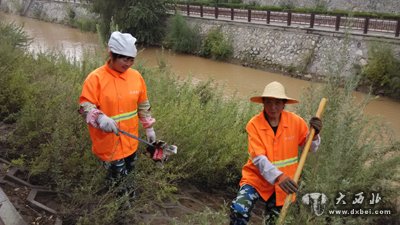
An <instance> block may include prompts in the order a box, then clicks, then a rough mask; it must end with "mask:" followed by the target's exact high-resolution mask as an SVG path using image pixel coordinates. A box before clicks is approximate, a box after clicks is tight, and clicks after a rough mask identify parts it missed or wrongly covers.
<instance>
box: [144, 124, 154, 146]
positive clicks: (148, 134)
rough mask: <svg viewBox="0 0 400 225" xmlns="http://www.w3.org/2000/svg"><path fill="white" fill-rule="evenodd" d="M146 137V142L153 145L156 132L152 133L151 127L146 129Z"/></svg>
mask: <svg viewBox="0 0 400 225" xmlns="http://www.w3.org/2000/svg"><path fill="white" fill-rule="evenodd" d="M146 137H147V141H148V142H150V143H154V142H155V141H156V132H154V129H153V127H150V128H146Z"/></svg>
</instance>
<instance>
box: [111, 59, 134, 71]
mask: <svg viewBox="0 0 400 225" xmlns="http://www.w3.org/2000/svg"><path fill="white" fill-rule="evenodd" d="M134 61H135V58H133V57H129V56H124V55H117V56H116V57H111V62H110V67H111V68H112V69H113V70H115V71H117V72H120V73H123V72H125V71H126V70H127V69H129V68H130V67H131V66H132V65H133V63H134Z"/></svg>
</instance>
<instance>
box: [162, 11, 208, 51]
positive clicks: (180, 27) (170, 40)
mask: <svg viewBox="0 0 400 225" xmlns="http://www.w3.org/2000/svg"><path fill="white" fill-rule="evenodd" d="M169 24H170V25H169V26H168V30H167V36H166V40H165V43H166V44H167V46H168V47H170V48H172V49H173V50H174V51H176V52H182V53H194V54H196V53H197V52H198V51H199V49H200V44H201V37H200V28H199V26H198V25H197V26H195V27H194V28H192V27H190V26H189V25H188V24H187V22H186V20H185V19H184V18H183V16H182V15H180V14H175V15H174V16H173V17H172V18H171V22H170V23H169Z"/></svg>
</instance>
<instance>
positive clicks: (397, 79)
mask: <svg viewBox="0 0 400 225" xmlns="http://www.w3.org/2000/svg"><path fill="white" fill-rule="evenodd" d="M368 56H369V58H368V64H367V65H366V66H365V67H364V68H363V70H362V75H363V77H364V78H365V79H366V82H367V84H369V85H371V86H372V91H373V92H374V93H376V94H385V95H389V96H392V97H395V98H400V59H396V58H395V57H394V54H393V50H392V49H391V48H390V47H389V46H387V45H383V44H377V43H372V44H371V45H370V48H369V51H368Z"/></svg>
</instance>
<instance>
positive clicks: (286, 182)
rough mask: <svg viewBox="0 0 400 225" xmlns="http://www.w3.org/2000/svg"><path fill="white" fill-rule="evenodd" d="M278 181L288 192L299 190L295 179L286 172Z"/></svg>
mask: <svg viewBox="0 0 400 225" xmlns="http://www.w3.org/2000/svg"><path fill="white" fill-rule="evenodd" d="M276 182H277V183H278V185H279V187H281V188H282V190H283V191H284V192H286V194H292V193H295V192H297V189H298V186H297V184H296V182H294V180H292V179H291V178H290V177H288V176H286V175H285V174H281V175H280V176H279V177H278V178H277V180H276Z"/></svg>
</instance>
